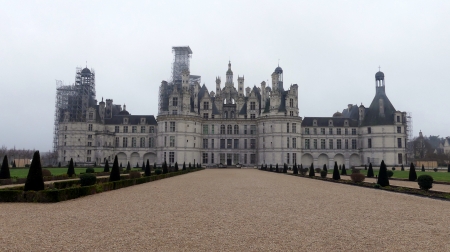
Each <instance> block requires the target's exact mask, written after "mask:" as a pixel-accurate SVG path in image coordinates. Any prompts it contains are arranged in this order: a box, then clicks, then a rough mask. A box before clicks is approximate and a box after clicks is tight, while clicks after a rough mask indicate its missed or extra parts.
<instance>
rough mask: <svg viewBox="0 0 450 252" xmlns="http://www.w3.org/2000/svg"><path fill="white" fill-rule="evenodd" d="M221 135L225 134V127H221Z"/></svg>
mask: <svg viewBox="0 0 450 252" xmlns="http://www.w3.org/2000/svg"><path fill="white" fill-rule="evenodd" d="M220 134H225V125H220Z"/></svg>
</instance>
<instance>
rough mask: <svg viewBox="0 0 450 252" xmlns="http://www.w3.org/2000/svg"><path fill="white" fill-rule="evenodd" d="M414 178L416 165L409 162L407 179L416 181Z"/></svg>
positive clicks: (415, 177) (415, 176)
mask: <svg viewBox="0 0 450 252" xmlns="http://www.w3.org/2000/svg"><path fill="white" fill-rule="evenodd" d="M416 179H417V173H416V167H415V166H414V164H413V163H411V165H410V166H409V176H408V180H409V181H416Z"/></svg>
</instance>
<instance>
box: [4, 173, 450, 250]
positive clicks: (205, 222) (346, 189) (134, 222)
mask: <svg viewBox="0 0 450 252" xmlns="http://www.w3.org/2000/svg"><path fill="white" fill-rule="evenodd" d="M449 209H450V202H447V201H440V200H434V199H428V198H422V197H417V196H411V195H403V194H399V193H391V192H383V191H380V190H376V189H366V188H361V187H354V186H348V185H342V184H335V183H328V182H323V181H317V180H312V179H307V178H299V177H293V176H288V175H284V174H275V173H269V172H263V171H257V170H240V169H232V170H231V169H230V170H221V169H214V170H204V171H199V172H194V173H189V174H186V175H182V176H177V177H173V178H168V179H164V180H159V181H155V182H151V183H146V184H142V185H137V186H132V187H128V188H123V189H119V190H116V191H111V192H105V193H102V194H98V195H91V196H88V197H84V198H79V199H75V200H71V201H66V202H61V203H54V204H30V203H12V204H11V203H7V204H4V203H2V204H0V210H1V211H0V244H1V245H0V246H1V247H0V250H1V251H450V240H449V237H450V226H449V223H450V211H449Z"/></svg>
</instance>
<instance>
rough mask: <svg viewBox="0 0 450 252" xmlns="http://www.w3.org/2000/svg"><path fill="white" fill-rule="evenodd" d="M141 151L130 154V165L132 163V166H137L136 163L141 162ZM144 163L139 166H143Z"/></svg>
mask: <svg viewBox="0 0 450 252" xmlns="http://www.w3.org/2000/svg"><path fill="white" fill-rule="evenodd" d="M139 157H140V156H139V153H137V152H133V153H131V156H130V165H131V167H135V166H136V164H138V163H139ZM141 165H142V164H139V166H141Z"/></svg>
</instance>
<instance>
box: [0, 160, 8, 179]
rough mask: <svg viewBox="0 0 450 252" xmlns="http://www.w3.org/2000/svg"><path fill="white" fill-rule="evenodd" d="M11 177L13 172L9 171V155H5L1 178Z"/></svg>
mask: <svg viewBox="0 0 450 252" xmlns="http://www.w3.org/2000/svg"><path fill="white" fill-rule="evenodd" d="M10 178H11V174H10V173H9V166H8V156H7V155H5V156H4V157H3V163H2V167H1V168H0V179H10Z"/></svg>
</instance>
